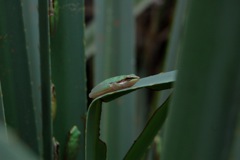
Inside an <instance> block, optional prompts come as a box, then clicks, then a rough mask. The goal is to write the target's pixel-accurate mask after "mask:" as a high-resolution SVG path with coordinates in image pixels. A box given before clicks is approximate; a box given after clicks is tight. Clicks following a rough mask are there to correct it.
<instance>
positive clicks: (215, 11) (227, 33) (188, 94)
mask: <svg viewBox="0 0 240 160" xmlns="http://www.w3.org/2000/svg"><path fill="white" fill-rule="evenodd" d="M239 5H240V1H234V0H230V1H227V0H220V1H216V0H214V1H207V0H203V1H194V0H192V1H188V8H187V9H186V13H187V16H186V19H185V24H184V25H185V26H184V30H183V37H182V40H181V48H180V56H181V57H180V61H179V65H178V71H179V72H178V77H177V81H176V83H175V92H174V95H173V99H172V100H173V101H172V105H171V106H170V110H169V118H168V119H167V123H166V131H165V134H164V142H163V143H164V144H163V153H162V156H163V157H161V159H163V160H176V159H178V160H186V159H194V160H219V159H228V156H229V152H230V144H231V143H232V139H233V130H234V124H235V123H236V120H237V113H238V112H239V104H240V99H239V98H238V97H239V95H240V81H239V79H240V77H239V75H240V63H239V59H240V54H239V53H240V47H239V44H240V32H239V28H240V21H239V19H240V17H239V15H240V10H239V8H238V6H239Z"/></svg>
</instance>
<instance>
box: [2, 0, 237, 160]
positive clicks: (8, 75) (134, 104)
mask: <svg viewBox="0 0 240 160" xmlns="http://www.w3.org/2000/svg"><path fill="white" fill-rule="evenodd" d="M159 3H160V2H159ZM163 3H167V2H165V1H164V2H163ZM49 5H50V6H49ZM151 5H152V6H155V5H159V4H157V2H155V1H149V0H135V1H133V0H132V1H129V0H123V1H118V2H116V1H113V0H112V1H95V7H96V12H95V15H96V17H95V20H94V22H92V24H91V25H90V26H89V27H88V28H87V32H86V34H85V32H84V28H85V27H84V0H68V1H66V0H54V1H52V0H49V1H40V0H23V1H6V0H0V121H1V122H0V155H1V159H13V160H15V159H20V160H21V159H24V160H25V159H29V160H30V159H31V160H34V159H46V160H52V159H56V158H59V159H67V160H70V159H71V160H74V159H79V160H83V159H86V160H93V159H113V158H114V159H123V158H124V159H126V160H128V159H147V158H149V159H151V158H152V159H153V157H154V156H155V154H157V156H160V159H163V160H165V159H166V160H172V159H173V160H175V159H179V160H182V159H184V160H186V159H194V160H195V159H196V160H198V159H199V160H202V159H204V160H208V159H209V160H214V159H216V160H218V159H233V160H235V159H239V156H240V155H239V152H238V148H239V147H238V146H239V144H240V138H239V123H240V122H239V104H240V101H239V98H238V97H239V95H240V63H239V59H240V54H239V53H240V47H239V44H240V39H239V37H240V35H239V28H240V21H239V15H240V13H239V12H240V10H239V9H238V6H240V3H239V2H237V1H234V0H230V1H226V0H220V1H206V0H203V1H193V0H190V1H185V0H184V1H178V3H177V7H176V11H175V17H174V22H173V26H172V27H171V28H172V33H171V36H170V40H169V44H168V49H167V59H166V61H165V67H164V68H165V69H166V72H163V73H160V74H156V75H152V76H144V77H143V78H141V79H140V80H139V81H138V82H137V83H136V84H135V85H133V86H132V87H129V88H125V89H122V90H117V91H114V92H110V93H106V94H104V95H101V96H100V97H97V98H96V99H94V100H93V101H92V102H91V104H90V106H89V108H88V109H87V96H86V95H87V92H86V91H87V85H86V80H87V76H86V73H85V72H86V67H85V66H86V63H85V61H86V58H85V53H86V54H87V56H86V57H89V53H90V52H91V55H93V53H95V54H94V55H93V56H94V58H95V59H94V60H95V61H94V66H93V67H92V68H93V70H94V71H93V74H94V75H93V76H92V77H91V76H89V79H88V81H92V82H96V83H98V82H99V81H102V80H104V79H107V78H110V77H113V76H116V75H124V74H130V73H134V74H136V75H138V74H137V73H136V71H137V68H136V66H135V60H136V59H137V58H139V57H136V55H135V52H136V51H135V36H136V35H135V33H136V29H135V28H136V27H135V23H134V22H135V20H136V17H137V16H139V15H140V14H141V13H142V12H143V11H144V10H145V9H146V8H150V10H151V7H150V6H151ZM160 5H161V4H160ZM156 13H163V11H162V12H156ZM161 16H162V15H161ZM161 16H159V15H157V16H156V17H155V18H154V24H157V23H158V21H160V20H158V18H159V17H161ZM169 17H170V16H169ZM159 19H160V18H159ZM169 19H171V18H169ZM155 20H157V21H155ZM159 23H160V22H159ZM161 23H162V21H161ZM94 26H95V28H94ZM157 26H158V25H157ZM152 27H154V26H152ZM94 29H95V30H94ZM155 29H156V28H155ZM84 35H85V36H86V37H85V38H86V47H85V45H84V41H85V40H84ZM160 37H161V36H160ZM144 38H145V37H144ZM85 48H86V49H85ZM85 50H86V51H85ZM150 56H151V55H150ZM178 58H179V59H178ZM95 62H96V63H95ZM145 63H149V62H145ZM176 64H178V65H177V66H176ZM143 66H145V65H143ZM175 68H176V69H177V70H178V71H171V70H173V69H175ZM145 70H147V68H145ZM157 70H160V69H157ZM176 74H177V75H176ZM175 81H176V83H175ZM52 83H53V84H54V85H55V88H56V99H51V98H52V95H51V85H52ZM173 83H174V85H173ZM171 88H173V90H174V91H173V92H171V93H172V96H171V99H170V97H169V93H163V94H161V97H160V98H159V97H157V96H156V97H157V99H155V100H154V101H160V102H162V105H161V106H160V107H158V108H156V106H159V105H155V104H154V102H152V101H147V100H146V99H145V98H146V96H145V95H143V94H141V95H136V94H135V95H134V94H132V92H133V91H134V92H135V93H139V92H138V90H140V89H149V90H152V91H162V90H166V89H171ZM156 93H158V92H156ZM123 97H124V98H123ZM137 97H138V98H137ZM166 97H168V98H167V99H166ZM55 100H56V103H54V104H56V106H57V107H56V118H54V117H51V105H52V104H53V103H52V102H53V101H54V102H55ZM145 102H148V103H145ZM141 106H143V107H145V110H142V109H143V108H142V107H141ZM152 106H153V107H152ZM148 108H156V110H153V114H151V115H150V117H149V119H148V121H147V123H146V124H145V125H144V126H145V128H144V129H142V128H141V127H139V126H140V125H142V126H143V124H142V122H139V121H144V120H145V119H144V117H145V116H144V115H143V113H144V114H147V112H146V110H147V109H148ZM165 121H166V123H165ZM136 122H138V124H137V123H136ZM139 124H140V125H139ZM163 125H164V130H163V135H161V141H162V145H161V144H158V143H157V142H155V141H154V138H156V136H159V135H158V132H159V130H160V129H161V128H162V126H163ZM72 126H74V127H72ZM69 130H70V131H69ZM59 144H60V149H59ZM151 144H154V145H153V146H156V147H155V148H154V147H152V148H150V146H151ZM159 147H160V148H161V149H160V150H159V149H156V148H159ZM148 151H149V153H150V154H148ZM144 155H145V157H144ZM124 156H125V157H124ZM155 158H156V157H155ZM156 159H157V158H156Z"/></svg>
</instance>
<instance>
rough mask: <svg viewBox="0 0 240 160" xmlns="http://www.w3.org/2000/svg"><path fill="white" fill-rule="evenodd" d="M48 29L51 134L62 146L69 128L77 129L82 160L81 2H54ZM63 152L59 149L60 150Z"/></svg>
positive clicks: (83, 79) (83, 89) (82, 2)
mask: <svg viewBox="0 0 240 160" xmlns="http://www.w3.org/2000/svg"><path fill="white" fill-rule="evenodd" d="M55 2H57V3H55V8H54V10H55V12H54V15H53V18H54V21H53V22H54V24H53V25H52V26H53V28H51V31H52V32H51V49H52V51H51V52H52V53H51V56H52V57H51V58H52V75H53V83H54V84H55V88H56V100H57V112H56V118H55V120H54V136H55V137H56V139H57V140H58V141H59V142H60V145H61V146H62V147H61V149H64V148H65V147H64V146H65V143H66V138H67V133H68V131H69V129H70V128H71V127H72V126H73V125H76V126H77V127H78V128H79V130H80V132H81V137H80V142H79V143H80V152H79V156H78V158H79V159H84V156H85V151H84V148H85V147H84V143H85V140H84V136H85V113H86V73H85V56H84V38H83V35H84V1H83V0H77V1H76V0H70V1H66V0H59V1H55ZM61 153H63V151H61Z"/></svg>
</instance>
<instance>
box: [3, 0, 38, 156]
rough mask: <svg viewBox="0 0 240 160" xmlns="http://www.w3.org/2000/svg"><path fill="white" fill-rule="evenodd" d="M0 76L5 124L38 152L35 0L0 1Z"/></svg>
mask: <svg viewBox="0 0 240 160" xmlns="http://www.w3.org/2000/svg"><path fill="white" fill-rule="evenodd" d="M0 6H1V8H0V12H1V13H0V16H1V17H0V26H1V27H0V35H1V38H2V39H1V42H2V43H1V47H0V53H1V54H0V64H1V67H0V77H1V82H2V89H3V94H4V95H5V96H4V99H3V100H4V106H5V111H6V121H7V124H8V125H9V126H11V127H13V128H14V130H15V131H16V132H17V134H18V135H19V137H20V138H21V139H23V141H24V142H25V143H26V144H28V145H29V146H30V147H31V149H32V150H34V152H35V153H37V154H38V155H40V156H41V155H42V126H41V89H39V86H40V65H39V63H40V59H39V48H38V47H39V32H38V31H39V30H38V29H39V28H38V10H37V1H21V2H20V1H4V0H1V1H0Z"/></svg>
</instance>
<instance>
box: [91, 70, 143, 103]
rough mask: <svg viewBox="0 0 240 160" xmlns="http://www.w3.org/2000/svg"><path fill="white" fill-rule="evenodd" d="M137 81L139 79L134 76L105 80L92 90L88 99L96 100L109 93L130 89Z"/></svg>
mask: <svg viewBox="0 0 240 160" xmlns="http://www.w3.org/2000/svg"><path fill="white" fill-rule="evenodd" d="M139 79H140V77H138V76H136V75H134V74H129V75H121V76H116V77H112V78H109V79H106V80H104V81H103V82H101V83H99V84H98V85H97V86H96V87H94V88H93V89H92V91H91V92H90V94H89V97H90V98H97V97H99V96H101V95H103V94H106V93H110V92H113V91H117V90H120V89H124V88H128V87H131V86H133V85H134V84H135V83H136V82H137V81H138V80H139Z"/></svg>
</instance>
